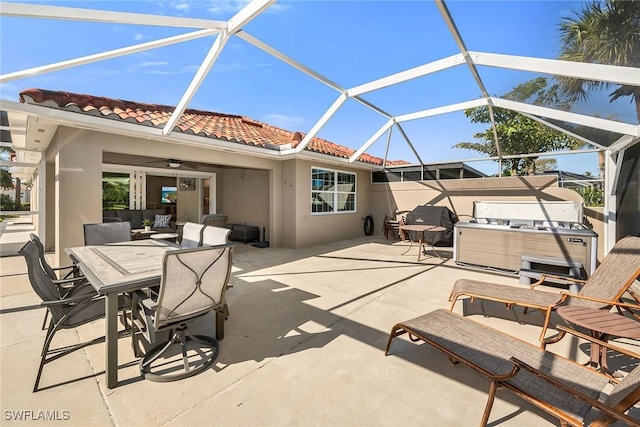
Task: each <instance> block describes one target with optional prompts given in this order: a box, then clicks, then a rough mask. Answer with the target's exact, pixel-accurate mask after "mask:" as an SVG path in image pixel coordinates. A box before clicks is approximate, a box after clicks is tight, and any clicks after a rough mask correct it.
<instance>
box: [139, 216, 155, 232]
mask: <svg viewBox="0 0 640 427" xmlns="http://www.w3.org/2000/svg"><path fill="white" fill-rule="evenodd" d="M142 225H144V231H151V226H152V225H153V221H151V220H150V219H144V220H142Z"/></svg>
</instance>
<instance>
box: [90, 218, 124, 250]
mask: <svg viewBox="0 0 640 427" xmlns="http://www.w3.org/2000/svg"><path fill="white" fill-rule="evenodd" d="M83 227H84V244H85V245H87V246H91V245H106V244H107V243H118V242H129V241H130V240H131V224H129V223H128V222H106V223H99V224H83Z"/></svg>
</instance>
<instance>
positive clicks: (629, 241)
mask: <svg viewBox="0 0 640 427" xmlns="http://www.w3.org/2000/svg"><path fill="white" fill-rule="evenodd" d="M548 276H549V275H546V274H543V275H542V276H541V278H540V280H539V281H538V282H536V283H533V284H531V285H530V287H528V288H526V287H520V286H510V285H501V284H497V283H489V282H481V281H479V280H470V279H459V280H457V281H456V282H455V284H454V285H453V289H452V290H451V294H450V295H449V301H451V310H453V307H454V306H455V303H456V302H457V301H458V298H460V297H462V296H468V297H470V298H471V300H472V301H473V300H474V299H476V298H478V299H483V300H490V301H497V302H502V303H505V304H506V305H507V309H510V308H511V307H512V306H514V305H516V306H521V307H524V308H525V312H526V310H527V309H528V308H535V309H538V310H541V311H543V312H544V313H545V320H544V324H543V326H542V331H541V333H540V342H541V343H544V340H545V334H546V331H547V328H548V327H549V320H550V318H551V313H552V312H553V310H554V309H556V308H557V307H559V306H561V305H565V304H567V305H576V306H581V307H589V308H595V309H604V308H611V306H612V305H614V304H613V303H615V302H618V301H620V299H621V298H622V296H623V295H624V294H625V292H627V289H629V287H630V286H631V285H632V284H633V283H634V281H635V280H636V278H637V277H639V276H640V237H636V236H627V237H625V238H623V239H621V240H619V241H618V242H617V243H616V244H615V246H614V247H613V249H611V252H609V254H607V256H606V257H605V258H604V260H603V261H602V263H601V264H600V265H599V266H598V268H597V269H596V270H595V272H594V273H593V275H592V276H591V277H590V278H589V279H588V280H586V281H584V280H578V279H571V278H564V277H563V278H561V279H563V280H568V281H573V282H578V283H583V286H582V289H580V291H579V292H578V293H577V294H572V293H568V292H550V291H542V290H538V289H534V287H535V286H537V285H539V284H541V283H543V282H544V281H545V279H546V278H547V277H548Z"/></svg>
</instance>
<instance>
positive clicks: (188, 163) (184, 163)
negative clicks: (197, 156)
mask: <svg viewBox="0 0 640 427" xmlns="http://www.w3.org/2000/svg"><path fill="white" fill-rule="evenodd" d="M182 165H183V166H186V167H188V168H189V169H198V168H199V167H200V165H199V164H198V163H193V162H182Z"/></svg>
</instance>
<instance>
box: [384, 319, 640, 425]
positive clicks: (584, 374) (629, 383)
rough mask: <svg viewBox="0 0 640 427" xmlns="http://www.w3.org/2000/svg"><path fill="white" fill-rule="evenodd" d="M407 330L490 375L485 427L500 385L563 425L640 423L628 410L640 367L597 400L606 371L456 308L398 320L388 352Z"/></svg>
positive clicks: (638, 393) (639, 384)
mask: <svg viewBox="0 0 640 427" xmlns="http://www.w3.org/2000/svg"><path fill="white" fill-rule="evenodd" d="M405 333H407V334H409V338H410V339H411V341H424V342H425V343H427V344H429V345H430V346H432V347H434V348H435V349H437V350H439V351H441V352H443V353H444V354H446V355H447V356H448V357H449V359H450V360H451V361H452V362H453V363H454V364H463V365H466V366H467V367H469V368H471V369H473V370H474V371H476V372H478V373H480V374H481V375H483V376H484V377H486V378H487V379H489V381H490V383H491V384H490V387H489V396H488V398H487V403H486V405H485V409H484V413H483V415H482V420H481V423H480V425H481V426H485V425H486V424H487V422H488V420H489V415H490V414H491V408H492V406H493V402H494V400H495V396H496V392H497V390H498V389H501V388H504V389H507V390H509V391H511V392H513V393H514V394H516V395H517V396H519V397H520V398H522V399H524V400H525V401H527V402H529V403H531V404H533V405H535V406H537V407H538V408H540V409H542V410H543V411H546V412H548V413H549V414H551V415H553V416H554V417H556V418H557V419H558V420H560V423H561V425H573V426H582V425H584V424H587V425H608V424H610V423H611V422H612V421H615V420H620V421H622V422H623V423H624V424H625V425H630V426H640V420H638V419H634V418H632V417H630V416H629V415H627V414H625V412H626V411H628V410H629V408H631V407H632V406H633V405H635V404H636V403H637V402H638V400H640V366H638V367H636V368H635V369H633V370H632V371H631V372H630V373H628V374H627V375H626V376H625V377H624V378H623V379H622V380H621V381H620V382H619V383H618V384H617V385H615V387H614V388H613V390H612V391H611V392H610V393H609V394H608V396H607V397H606V398H604V399H603V400H602V401H601V402H599V401H598V399H599V398H601V394H602V392H603V390H604V389H605V386H607V384H608V383H609V381H610V378H609V377H607V376H606V375H604V374H602V373H600V372H597V371H595V370H593V369H590V368H587V367H585V366H583V365H581V364H579V363H576V362H575V361H572V360H570V359H567V358H564V357H562V356H559V355H557V354H555V353H551V352H549V351H546V350H544V349H541V348H540V347H537V346H535V345H532V344H530V343H528V342H526V341H523V340H521V339H519V338H516V337H513V336H510V335H507V334H505V333H503V332H500V331H498V330H496V329H493V328H491V327H488V326H486V325H483V324H481V323H479V322H476V321H474V320H471V319H469V318H465V317H462V316H460V315H459V314H457V313H453V312H451V311H448V310H445V309H440V310H436V311H433V312H431V313H427V314H425V315H422V316H419V317H416V318H414V319H411V320H408V321H406V322H401V323H397V324H396V325H395V326H394V327H393V328H392V329H391V333H390V335H389V340H388V341H387V347H386V349H385V355H388V354H389V348H390V346H391V341H392V340H393V339H394V338H395V337H398V336H400V335H403V334H405ZM602 344H603V345H607V344H606V343H602ZM403 351H405V352H406V351H407V350H406V348H405V350H403ZM409 351H412V350H409ZM629 353H630V352H629ZM630 354H631V355H633V356H634V357H635V358H639V357H640V355H639V354H635V353H630ZM593 408H596V410H593ZM592 421H593V422H594V423H591V422H592ZM590 423H591V424H590Z"/></svg>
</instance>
